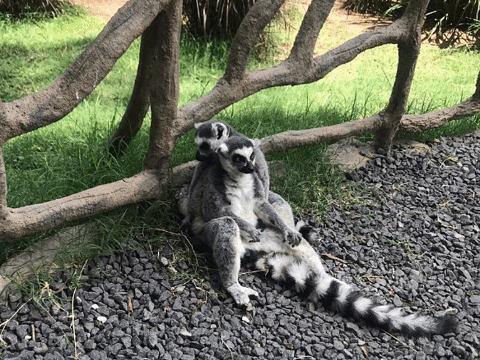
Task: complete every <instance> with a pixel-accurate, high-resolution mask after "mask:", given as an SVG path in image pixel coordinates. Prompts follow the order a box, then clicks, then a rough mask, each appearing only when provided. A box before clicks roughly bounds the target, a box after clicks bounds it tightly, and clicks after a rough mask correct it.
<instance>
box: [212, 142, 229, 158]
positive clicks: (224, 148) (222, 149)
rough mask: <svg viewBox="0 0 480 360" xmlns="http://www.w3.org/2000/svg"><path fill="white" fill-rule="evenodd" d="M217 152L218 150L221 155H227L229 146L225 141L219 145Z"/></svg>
mask: <svg viewBox="0 0 480 360" xmlns="http://www.w3.org/2000/svg"><path fill="white" fill-rule="evenodd" d="M215 152H216V153H217V154H220V155H222V156H224V157H227V155H228V146H227V145H225V143H222V144H220V145H218V147H217V148H216V149H215Z"/></svg>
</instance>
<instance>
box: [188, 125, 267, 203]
mask: <svg viewBox="0 0 480 360" xmlns="http://www.w3.org/2000/svg"><path fill="white" fill-rule="evenodd" d="M195 129H196V130H195V144H196V145H197V153H196V155H195V157H196V159H197V160H198V161H201V162H202V161H207V164H208V161H209V160H210V159H211V158H212V154H214V153H215V151H216V149H217V148H218V146H219V145H220V144H223V143H224V142H225V140H227V139H228V138H230V137H232V136H242V137H243V136H244V135H242V134H240V133H239V132H237V131H236V130H235V129H234V128H233V127H231V126H230V125H229V124H227V123H225V122H223V121H221V120H215V119H214V120H209V121H205V122H202V123H196V124H195ZM254 154H255V172H256V173H257V174H258V177H259V178H260V181H261V182H262V185H263V189H264V190H265V196H266V197H268V192H269V190H270V177H269V174H268V165H267V162H266V160H265V156H264V155H263V152H262V151H261V150H260V148H259V147H257V148H255V151H254ZM200 170H202V169H200ZM192 181H195V175H194V177H193V180H192Z"/></svg>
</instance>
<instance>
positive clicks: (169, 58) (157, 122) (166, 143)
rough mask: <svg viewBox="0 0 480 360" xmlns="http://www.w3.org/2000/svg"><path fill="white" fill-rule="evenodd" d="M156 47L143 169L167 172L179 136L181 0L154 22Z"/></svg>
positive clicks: (174, 1)
mask: <svg viewBox="0 0 480 360" xmlns="http://www.w3.org/2000/svg"><path fill="white" fill-rule="evenodd" d="M153 27H154V31H155V33H156V38H157V45H156V47H155V56H154V62H153V64H152V65H153V67H154V68H155V72H153V73H152V78H151V84H150V101H151V107H152V125H151V127H150V142H149V149H148V152H147V156H146V159H145V168H146V169H158V170H159V171H160V172H161V173H164V174H165V173H166V170H167V169H168V167H169V163H170V155H171V153H172V152H173V148H174V146H175V142H176V141H177V139H178V137H179V136H180V135H181V133H180V132H179V131H178V129H177V109H178V96H179V82H180V79H179V77H180V59H179V58H180V30H181V27H182V0H172V1H170V3H169V4H168V5H167V7H166V8H165V9H164V10H163V11H162V12H161V13H160V14H159V16H158V17H157V19H155V21H154V23H153Z"/></svg>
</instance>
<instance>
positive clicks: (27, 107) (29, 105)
mask: <svg viewBox="0 0 480 360" xmlns="http://www.w3.org/2000/svg"><path fill="white" fill-rule="evenodd" d="M167 3H168V0H130V1H129V2H128V3H126V4H125V5H124V6H123V7H122V8H121V9H120V10H119V11H118V12H117V13H116V14H115V16H114V17H113V18H112V19H111V20H110V21H109V22H108V23H107V25H106V26H105V28H104V29H103V30H102V32H101V33H100V34H99V35H98V36H97V38H96V39H95V40H94V41H93V42H92V44H91V45H90V46H89V47H88V48H87V49H86V50H85V51H84V52H83V53H82V54H81V55H80V56H79V57H78V58H77V59H76V60H75V61H74V62H73V63H72V64H71V65H70V66H69V67H68V68H67V70H65V72H64V73H63V74H62V75H60V77H58V78H57V80H55V82H54V83H53V84H52V85H50V86H49V87H47V88H46V89H44V90H41V91H39V92H37V93H35V94H31V95H27V96H25V97H23V98H21V99H18V100H15V101H12V102H10V103H5V104H4V107H5V114H6V119H5V122H4V123H3V124H1V128H0V130H1V131H0V145H2V144H4V143H5V142H6V141H7V140H8V139H11V138H13V137H15V136H18V135H21V134H24V133H27V132H29V131H33V130H36V129H38V128H40V127H43V126H47V125H50V124H52V123H54V122H56V121H58V120H60V119H62V118H63V117H64V116H66V115H67V114H69V113H70V112H71V111H72V110H73V109H74V108H75V107H76V106H77V105H78V104H80V102H81V101H82V100H83V99H85V97H86V96H87V95H88V94H90V93H91V92H92V91H93V90H94V89H95V88H96V87H97V86H98V84H99V83H100V81H102V80H103V79H104V78H105V76H106V75H107V74H108V73H109V72H110V70H111V69H112V67H113V65H114V64H115V62H116V61H117V60H118V59H119V58H120V56H122V55H123V54H124V53H125V51H126V50H127V49H128V47H129V46H130V45H131V43H132V42H133V41H134V40H135V39H136V38H137V37H139V36H140V35H141V34H142V33H143V32H144V31H145V29H146V28H147V27H148V25H149V24H150V23H151V22H152V21H153V19H154V18H155V17H156V16H157V14H158V13H159V12H160V11H161V10H162V9H163V7H164V6H165V5H166V4H167Z"/></svg>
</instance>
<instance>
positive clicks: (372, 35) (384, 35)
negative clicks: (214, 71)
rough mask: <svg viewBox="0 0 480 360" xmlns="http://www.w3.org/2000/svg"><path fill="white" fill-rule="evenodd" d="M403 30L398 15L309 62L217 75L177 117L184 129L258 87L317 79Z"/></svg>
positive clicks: (394, 38) (395, 38) (398, 36)
mask: <svg viewBox="0 0 480 360" xmlns="http://www.w3.org/2000/svg"><path fill="white" fill-rule="evenodd" d="M318 11H319V10H318ZM324 11H325V9H324ZM405 30H406V29H405V27H404V21H401V19H399V20H397V21H396V22H395V23H393V24H391V25H389V26H387V27H384V28H382V29H378V30H373V31H369V32H367V33H364V34H361V35H359V36H357V37H355V38H354V39H351V40H349V41H347V42H346V43H344V44H343V45H341V46H339V47H337V48H336V49H333V50H330V51H329V52H327V53H325V54H323V55H320V56H317V57H316V58H314V59H313V62H312V64H311V66H306V65H305V63H304V62H298V63H295V62H294V58H291V59H290V60H289V61H288V62H287V61H285V62H283V63H282V64H280V65H278V66H274V67H270V68H267V69H262V70H257V71H253V72H247V73H246V74H245V75H244V76H243V78H242V79H241V80H238V81H235V82H228V81H226V80H225V78H221V79H220V80H219V81H218V82H217V84H216V85H215V86H214V88H213V89H212V90H211V91H210V92H209V93H208V94H206V95H204V96H203V97H201V98H199V99H197V100H195V101H192V102H190V103H188V104H187V105H184V106H183V107H182V108H181V109H180V111H179V113H178V117H179V120H182V124H183V127H184V128H183V129H182V131H183V132H185V131H187V130H188V129H190V128H192V127H193V124H194V123H195V122H200V121H205V120H208V119H210V118H212V117H213V116H214V115H216V114H218V113H219V112H220V111H222V110H223V109H225V108H227V107H228V106H230V105H232V104H233V103H235V102H237V101H239V100H241V99H244V98H246V97H247V96H250V95H252V94H255V93H257V92H259V91H261V90H264V89H267V88H271V87H275V86H286V85H299V84H308V83H311V82H314V81H318V80H320V79H322V78H323V77H325V76H326V75H327V74H328V73H329V72H330V71H332V70H333V69H335V68H337V67H338V66H340V65H343V64H345V63H347V62H349V61H352V60H353V59H355V58H356V57H357V56H358V55H359V54H360V53H362V52H364V51H366V50H368V49H372V48H375V47H378V46H381V45H385V44H392V43H399V42H400V41H401V40H403V38H404V32H405Z"/></svg>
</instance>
